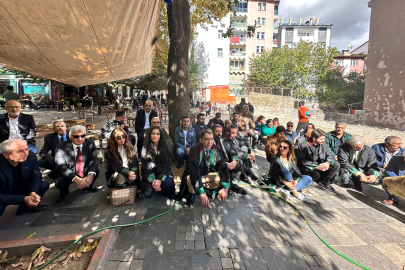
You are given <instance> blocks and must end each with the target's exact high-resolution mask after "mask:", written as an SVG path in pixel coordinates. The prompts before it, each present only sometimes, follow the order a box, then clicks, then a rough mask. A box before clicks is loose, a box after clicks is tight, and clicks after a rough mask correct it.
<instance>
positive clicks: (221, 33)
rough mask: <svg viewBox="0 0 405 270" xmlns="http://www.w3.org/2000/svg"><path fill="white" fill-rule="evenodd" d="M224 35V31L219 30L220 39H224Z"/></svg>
mask: <svg viewBox="0 0 405 270" xmlns="http://www.w3.org/2000/svg"><path fill="white" fill-rule="evenodd" d="M223 34H224V31H223V30H218V39H223V38H224V37H223V36H222V35H223Z"/></svg>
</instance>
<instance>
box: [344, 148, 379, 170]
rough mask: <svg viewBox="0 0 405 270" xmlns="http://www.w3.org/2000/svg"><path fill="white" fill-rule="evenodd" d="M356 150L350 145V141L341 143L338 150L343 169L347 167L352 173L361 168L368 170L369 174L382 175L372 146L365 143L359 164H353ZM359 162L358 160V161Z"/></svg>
mask: <svg viewBox="0 0 405 270" xmlns="http://www.w3.org/2000/svg"><path fill="white" fill-rule="evenodd" d="M353 155H354V150H353V148H352V147H351V146H350V144H349V142H345V143H343V144H341V145H340V147H339V151H338V160H339V163H340V168H341V169H346V170H348V171H349V172H350V173H356V172H359V171H360V169H362V170H364V171H366V172H367V173H368V174H374V175H377V176H380V169H379V168H378V164H377V158H376V156H375V153H374V151H373V150H372V149H371V147H370V146H367V145H364V147H363V150H361V153H360V155H361V156H360V161H359V163H358V164H353V163H352V162H351V160H352V159H353ZM356 163H357V162H356Z"/></svg>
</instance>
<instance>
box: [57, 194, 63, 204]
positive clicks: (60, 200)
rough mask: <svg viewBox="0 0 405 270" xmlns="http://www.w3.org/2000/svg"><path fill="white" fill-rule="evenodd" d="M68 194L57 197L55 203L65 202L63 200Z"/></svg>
mask: <svg viewBox="0 0 405 270" xmlns="http://www.w3.org/2000/svg"><path fill="white" fill-rule="evenodd" d="M65 197H66V196H60V195H59V196H58V198H56V201H55V204H60V203H61V202H63V200H64V199H65Z"/></svg>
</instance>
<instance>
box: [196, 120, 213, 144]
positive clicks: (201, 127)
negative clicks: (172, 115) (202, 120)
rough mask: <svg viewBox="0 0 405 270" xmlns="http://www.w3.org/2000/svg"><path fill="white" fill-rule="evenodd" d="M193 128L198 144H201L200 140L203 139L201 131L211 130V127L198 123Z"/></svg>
mask: <svg viewBox="0 0 405 270" xmlns="http://www.w3.org/2000/svg"><path fill="white" fill-rule="evenodd" d="M193 128H194V129H195V136H196V138H197V142H199V141H200V138H201V131H203V130H205V129H209V127H208V126H207V125H206V124H204V125H202V126H201V125H200V124H198V123H195V124H194V125H193Z"/></svg>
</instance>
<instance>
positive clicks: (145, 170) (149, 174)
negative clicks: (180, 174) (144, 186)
mask: <svg viewBox="0 0 405 270" xmlns="http://www.w3.org/2000/svg"><path fill="white" fill-rule="evenodd" d="M160 157H161V156H160V155H159V153H158V154H157V155H156V154H155V152H154V151H153V153H148V152H147V151H146V146H144V147H142V151H141V164H142V167H141V168H142V170H141V171H142V180H143V181H147V182H149V183H152V181H153V180H155V179H159V180H162V181H165V180H166V178H167V176H169V175H172V161H171V158H169V162H163V161H161V158H160Z"/></svg>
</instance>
